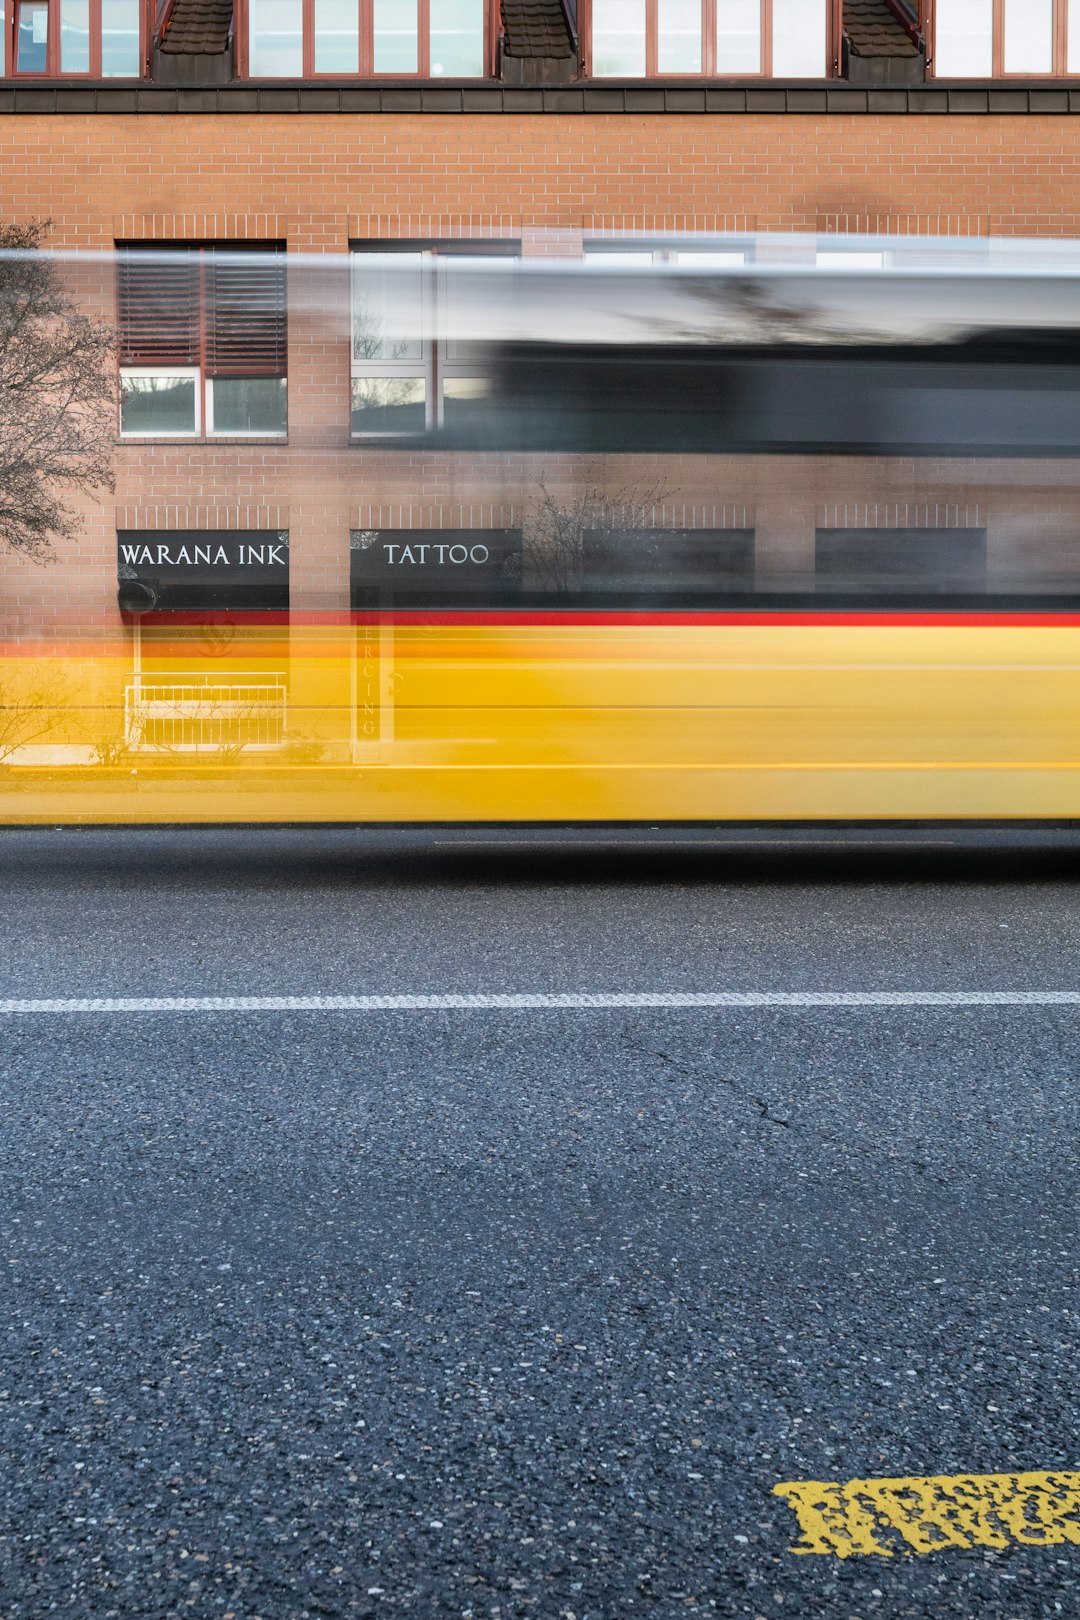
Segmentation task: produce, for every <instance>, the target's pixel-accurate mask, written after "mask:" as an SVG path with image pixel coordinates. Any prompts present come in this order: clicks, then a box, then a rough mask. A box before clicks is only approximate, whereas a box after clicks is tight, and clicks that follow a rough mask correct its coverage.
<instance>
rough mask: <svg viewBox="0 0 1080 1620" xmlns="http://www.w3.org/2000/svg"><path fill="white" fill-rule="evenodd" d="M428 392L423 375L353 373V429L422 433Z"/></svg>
mask: <svg viewBox="0 0 1080 1620" xmlns="http://www.w3.org/2000/svg"><path fill="white" fill-rule="evenodd" d="M426 392H427V391H426V389H425V386H424V379H423V378H422V377H354V378H353V385H352V430H353V432H354V433H423V431H424V427H425V421H426V417H425V410H424V400H425V396H426Z"/></svg>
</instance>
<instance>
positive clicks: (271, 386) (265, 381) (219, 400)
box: [209, 377, 288, 433]
mask: <svg viewBox="0 0 1080 1620" xmlns="http://www.w3.org/2000/svg"><path fill="white" fill-rule="evenodd" d="M287 387H288V384H287V383H286V381H285V378H284V377H214V378H212V379H211V382H210V401H211V411H212V420H211V422H210V423H209V429H210V431H211V432H212V433H284V432H285V426H286V422H287V418H288V411H287V405H286V390H287Z"/></svg>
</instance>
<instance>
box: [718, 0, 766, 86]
mask: <svg viewBox="0 0 1080 1620" xmlns="http://www.w3.org/2000/svg"><path fill="white" fill-rule="evenodd" d="M716 71H717V72H718V73H760V72H761V0H716Z"/></svg>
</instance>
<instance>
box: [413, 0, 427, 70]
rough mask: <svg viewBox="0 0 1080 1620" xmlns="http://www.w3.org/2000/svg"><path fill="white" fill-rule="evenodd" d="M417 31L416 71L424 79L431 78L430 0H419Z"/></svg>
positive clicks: (417, 6)
mask: <svg viewBox="0 0 1080 1620" xmlns="http://www.w3.org/2000/svg"><path fill="white" fill-rule="evenodd" d="M416 31H417V41H416V71H417V73H418V74H419V75H420V77H421V78H422V79H429V78H430V77H431V5H430V0H417V5H416Z"/></svg>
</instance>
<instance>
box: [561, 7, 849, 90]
mask: <svg viewBox="0 0 1080 1620" xmlns="http://www.w3.org/2000/svg"><path fill="white" fill-rule="evenodd" d="M759 4H760V7H761V67H760V69H759V71H758V72H756V73H753V72H746V73H731V72H724V71H723V69H722V68H720V67H719V66H718V64H717V60H716V44H717V29H716V5H715V0H701V68H700V69H699V70H698V71H696V72H688V73H671V72H661V71H660V68H659V65H658V60H659V0H645V78H646V79H665V80H666V79H673V80H681V81H690V82H692V83H693V82H697V81H699V80H701V79H716V78H722V79H740V80H742V79H772V78H775V77H776V75H775V74H774V73H773V26H772V24H773V0H759ZM824 4H825V63H824V66H823V69H822V72H821V73H820V74H813V75H809V74H808V75H807V77H806V80H805V82H806V83H807V84H811V83H813V82H814V79H816V78H827V79H833V78H836V77H837V75H838V73H839V71H840V63H839V53H840V40H841V37H842V34H843V17H842V9H843V6H842V0H824ZM578 15H579V22H580V28H581V56H582V72H583V74H584V76H585V77H586V78H588V79H593V78H595V79H596V83H597V84H604V83H606V82H609V81H617V80H618V79H619V78H620V77H621V75H619V74H614V73H613V74H601V75H600V76H599V77H597V76H596V75H594V73H593V0H578Z"/></svg>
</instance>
